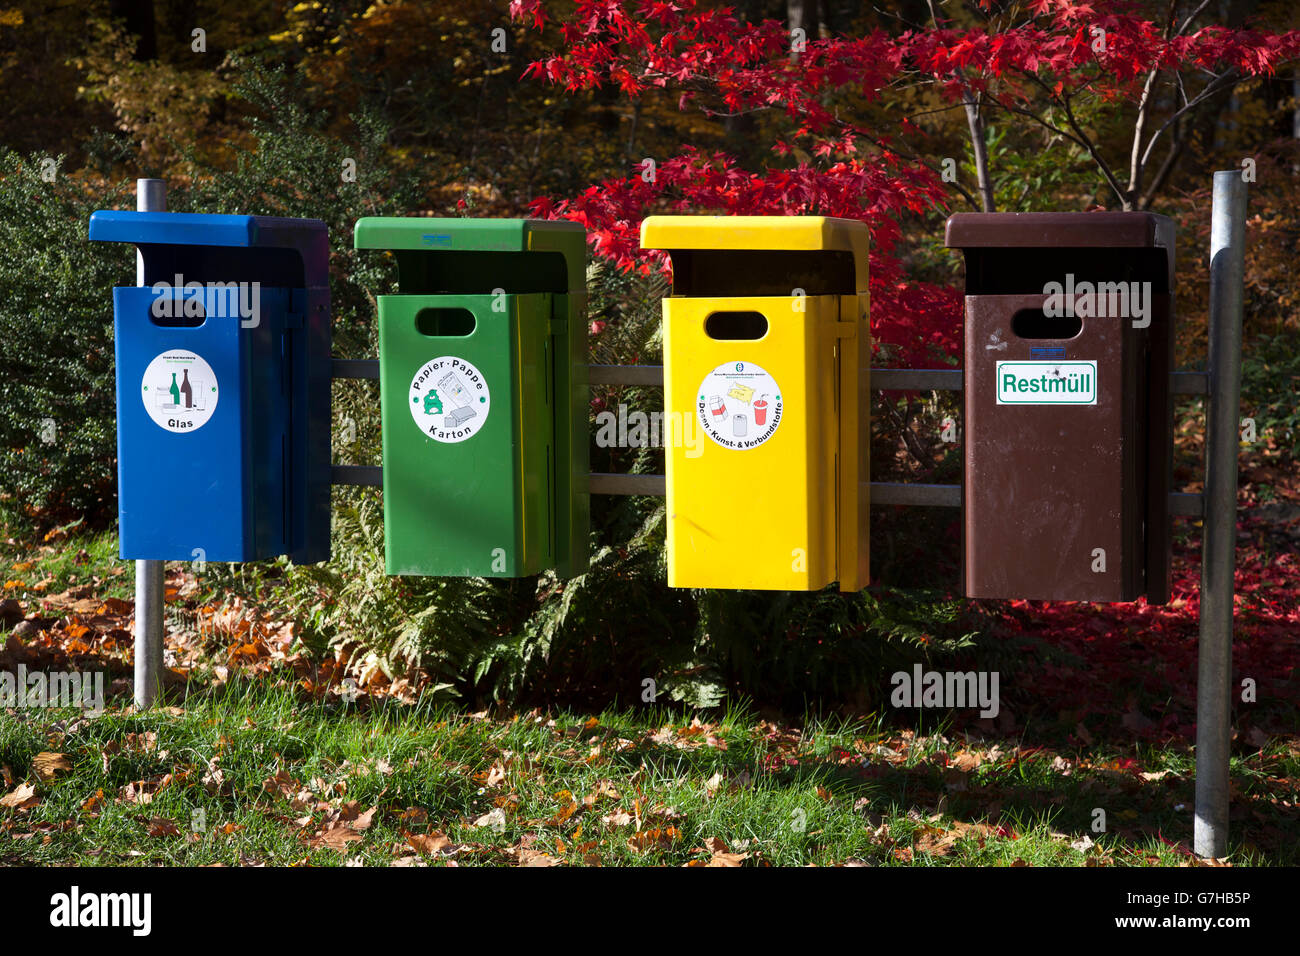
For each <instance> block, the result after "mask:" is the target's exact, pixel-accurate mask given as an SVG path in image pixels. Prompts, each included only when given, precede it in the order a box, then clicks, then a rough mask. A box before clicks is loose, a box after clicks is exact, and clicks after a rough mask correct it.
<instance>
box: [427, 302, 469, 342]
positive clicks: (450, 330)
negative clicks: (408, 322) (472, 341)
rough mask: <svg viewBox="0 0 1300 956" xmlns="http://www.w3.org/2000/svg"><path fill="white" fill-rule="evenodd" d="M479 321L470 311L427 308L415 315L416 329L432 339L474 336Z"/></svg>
mask: <svg viewBox="0 0 1300 956" xmlns="http://www.w3.org/2000/svg"><path fill="white" fill-rule="evenodd" d="M477 326H478V321H477V320H476V319H475V318H474V313H473V312H471V311H470V310H469V309H443V308H425V309H421V310H420V311H419V312H417V313H416V314H415V329H416V331H417V332H419V333H420V334H421V335H427V336H429V337H431V338H436V337H446V338H455V337H461V336H466V335H473V334H474V329H475V328H476V327H477Z"/></svg>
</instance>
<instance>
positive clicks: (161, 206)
mask: <svg viewBox="0 0 1300 956" xmlns="http://www.w3.org/2000/svg"><path fill="white" fill-rule="evenodd" d="M135 208H136V209H137V210H138V211H140V212H162V211H163V210H165V209H166V208H167V183H166V182H164V181H163V180H161V179H137V180H136V181H135ZM135 284H136V285H144V284H145V281H144V256H143V255H142V254H141V253H140V252H138V251H137V252H136V254H135ZM162 674H163V562H161V561H137V562H136V563H135V706H136V707H137V708H144V707H152V706H153V704H154V702H155V701H156V700H157V699H158V696H159V695H160V694H161V693H162Z"/></svg>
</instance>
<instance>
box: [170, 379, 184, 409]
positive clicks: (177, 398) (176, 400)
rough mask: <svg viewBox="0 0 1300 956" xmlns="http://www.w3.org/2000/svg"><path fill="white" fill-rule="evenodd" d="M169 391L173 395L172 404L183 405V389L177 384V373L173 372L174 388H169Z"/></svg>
mask: <svg viewBox="0 0 1300 956" xmlns="http://www.w3.org/2000/svg"><path fill="white" fill-rule="evenodd" d="M168 391H169V392H171V393H172V404H173V405H179V404H180V403H181V389H180V386H179V385H177V384H176V373H175V372H172V387H171V388H169V389H168Z"/></svg>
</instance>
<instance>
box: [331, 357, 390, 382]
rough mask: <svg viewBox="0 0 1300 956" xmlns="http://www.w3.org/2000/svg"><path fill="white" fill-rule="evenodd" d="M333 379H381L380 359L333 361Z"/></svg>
mask: <svg viewBox="0 0 1300 956" xmlns="http://www.w3.org/2000/svg"><path fill="white" fill-rule="evenodd" d="M330 364H331V365H332V366H333V368H332V369H331V371H330V377H331V378H369V379H378V378H379V359H338V358H336V359H331V360H330Z"/></svg>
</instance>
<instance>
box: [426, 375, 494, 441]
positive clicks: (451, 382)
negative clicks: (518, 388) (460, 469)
mask: <svg viewBox="0 0 1300 956" xmlns="http://www.w3.org/2000/svg"><path fill="white" fill-rule="evenodd" d="M410 399H411V403H410V406H409V407H410V409H411V417H412V418H413V419H415V424H416V425H417V426H419V429H420V431H421V432H423V433H424V434H425V435H427V436H429V437H430V438H432V439H434V440H435V441H440V442H460V441H464V440H465V439H467V438H472V437H473V436H474V435H476V434H477V433H478V431H479V429H480V428H482V427H483V425H484V423H485V422H486V421H487V417H488V412H489V411H490V410H491V408H492V392H491V390H490V389H489V388H488V384H487V379H485V378H484V377H483V374H482V373H481V372H479V370H478V369H477V368H475V367H474V364H473V363H472V362H467V361H465V360H464V359H463V358H456V357H455V356H454V355H443V356H440V357H439V358H436V359H433V360H432V361H430V362H425V363H424V364H423V365H422V366H420V370H419V371H418V372H416V373H415V378H413V379H411V394H410Z"/></svg>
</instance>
